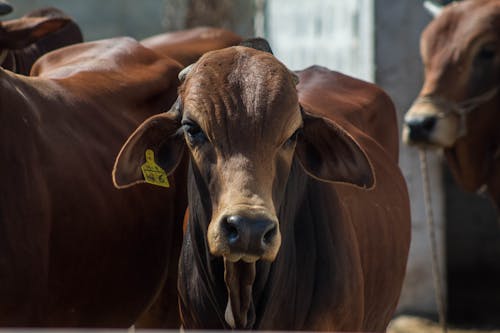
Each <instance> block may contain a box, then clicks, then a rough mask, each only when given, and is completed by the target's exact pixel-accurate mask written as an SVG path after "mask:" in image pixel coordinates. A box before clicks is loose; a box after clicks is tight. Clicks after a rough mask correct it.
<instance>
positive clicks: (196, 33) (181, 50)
mask: <svg viewBox="0 0 500 333" xmlns="http://www.w3.org/2000/svg"><path fill="white" fill-rule="evenodd" d="M241 40H242V38H241V37H240V36H238V35H236V34H234V33H232V32H230V31H228V30H224V29H220V28H211V27H199V28H193V29H189V30H181V31H175V32H169V33H163V34H159V35H156V36H152V37H149V38H146V39H143V40H142V41H141V43H142V44H144V46H146V47H148V48H150V49H152V50H154V51H156V52H158V53H160V54H163V55H166V56H169V57H171V58H173V59H175V60H177V61H178V62H180V63H181V64H182V65H184V66H188V65H191V64H192V63H194V62H196V60H198V58H199V57H201V56H202V55H203V54H204V53H206V52H208V51H212V50H216V49H222V48H225V47H228V46H233V45H237V44H238V43H239V42H241Z"/></svg>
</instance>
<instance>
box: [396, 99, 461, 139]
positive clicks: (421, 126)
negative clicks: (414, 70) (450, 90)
mask: <svg viewBox="0 0 500 333" xmlns="http://www.w3.org/2000/svg"><path fill="white" fill-rule="evenodd" d="M459 129H460V126H459V119H458V118H457V116H456V115H455V114H454V113H451V112H447V111H446V110H443V109H441V108H440V107H439V105H435V104H433V103H429V102H419V101H418V100H417V101H416V102H415V104H413V106H412V107H411V108H410V110H409V111H408V112H407V114H406V115H405V118H404V123H403V133H402V140H403V142H404V143H405V144H408V145H415V146H421V147H425V148H432V147H435V148H438V147H450V146H452V145H453V144H454V143H455V141H456V139H457V138H458V137H459Z"/></svg>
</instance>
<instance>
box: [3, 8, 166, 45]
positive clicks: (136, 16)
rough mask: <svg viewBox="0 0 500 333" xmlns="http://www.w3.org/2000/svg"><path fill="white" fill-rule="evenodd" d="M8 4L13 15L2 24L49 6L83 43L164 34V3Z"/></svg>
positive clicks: (7, 17)
mask: <svg viewBox="0 0 500 333" xmlns="http://www.w3.org/2000/svg"><path fill="white" fill-rule="evenodd" d="M11 4H12V5H13V6H14V12H13V13H11V14H9V15H8V16H5V17H2V20H4V19H9V18H14V17H19V16H22V15H24V14H25V13H26V12H28V11H29V10H33V9H36V8H41V7H46V6H53V7H57V8H59V9H61V10H63V11H65V12H66V13H67V14H68V15H70V16H71V17H73V18H74V19H75V21H76V22H77V23H78V24H79V26H80V28H81V29H82V32H83V36H84V38H85V40H95V39H101V38H110V37H116V36H132V37H134V38H137V39H141V38H145V37H148V36H151V35H154V34H157V33H161V32H163V31H164V30H165V28H164V27H163V19H164V16H165V15H164V14H165V0H147V1H134V0H14V1H11Z"/></svg>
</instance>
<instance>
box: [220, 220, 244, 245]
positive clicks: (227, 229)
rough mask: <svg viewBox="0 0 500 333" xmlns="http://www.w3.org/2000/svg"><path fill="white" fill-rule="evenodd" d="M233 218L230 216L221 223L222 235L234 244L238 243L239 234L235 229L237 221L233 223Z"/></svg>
mask: <svg viewBox="0 0 500 333" xmlns="http://www.w3.org/2000/svg"><path fill="white" fill-rule="evenodd" d="M233 220H234V217H233V216H230V217H228V218H227V219H224V221H223V222H222V228H223V229H224V233H225V234H226V237H227V239H228V241H229V242H230V243H235V242H236V241H238V239H239V237H240V234H239V232H238V228H237V221H233Z"/></svg>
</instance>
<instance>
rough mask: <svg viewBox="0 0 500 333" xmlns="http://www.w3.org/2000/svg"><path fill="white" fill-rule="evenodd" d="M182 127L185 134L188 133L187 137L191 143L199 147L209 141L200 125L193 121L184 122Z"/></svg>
mask: <svg viewBox="0 0 500 333" xmlns="http://www.w3.org/2000/svg"><path fill="white" fill-rule="evenodd" d="M181 125H182V129H183V130H184V133H186V137H187V139H188V141H189V143H191V144H193V145H198V144H202V143H204V142H206V141H207V140H208V139H207V136H206V135H205V133H203V130H202V129H201V127H200V126H199V125H198V124H196V123H194V122H192V121H185V120H183V121H182V123H181Z"/></svg>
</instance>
